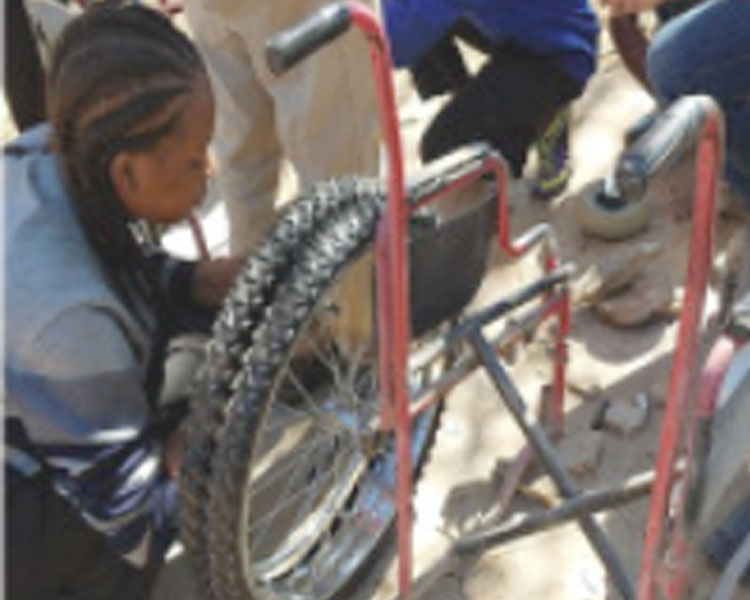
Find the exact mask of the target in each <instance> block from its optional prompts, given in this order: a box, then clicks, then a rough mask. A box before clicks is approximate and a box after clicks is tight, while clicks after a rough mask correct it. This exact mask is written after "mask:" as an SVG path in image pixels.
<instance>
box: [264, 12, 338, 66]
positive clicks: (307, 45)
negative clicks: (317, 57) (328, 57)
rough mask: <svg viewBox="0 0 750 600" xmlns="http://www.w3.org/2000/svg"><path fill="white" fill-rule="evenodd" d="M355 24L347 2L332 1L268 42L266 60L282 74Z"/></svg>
mask: <svg viewBox="0 0 750 600" xmlns="http://www.w3.org/2000/svg"><path fill="white" fill-rule="evenodd" d="M350 24H351V13H350V11H349V8H348V6H347V5H346V4H331V5H328V6H324V7H323V8H320V9H319V10H317V11H315V12H314V13H312V14H311V15H310V16H309V17H307V18H306V19H304V20H303V21H301V22H300V23H297V25H294V26H293V27H290V28H289V29H285V30H284V31H280V32H279V33H277V34H276V35H274V36H273V37H272V38H271V39H270V40H268V42H267V43H266V61H267V63H268V68H269V69H270V70H271V72H272V73H273V74H274V75H281V74H282V73H284V72H285V71H287V70H289V69H291V68H292V67H293V66H294V65H296V64H297V63H298V62H299V61H301V60H302V59H304V58H306V57H307V56H309V55H310V54H312V53H313V52H315V51H316V50H318V49H319V48H321V47H322V46H324V45H325V44H327V43H328V42H330V41H331V40H333V39H334V38H336V37H338V36H339V35H341V34H342V33H344V32H345V31H346V30H347V29H348V28H349V25H350Z"/></svg>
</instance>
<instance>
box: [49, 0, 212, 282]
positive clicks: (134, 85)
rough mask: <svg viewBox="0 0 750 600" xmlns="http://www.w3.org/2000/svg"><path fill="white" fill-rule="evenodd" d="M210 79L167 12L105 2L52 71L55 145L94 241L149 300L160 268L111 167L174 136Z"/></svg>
mask: <svg viewBox="0 0 750 600" xmlns="http://www.w3.org/2000/svg"><path fill="white" fill-rule="evenodd" d="M203 73H205V68H204V66H203V63H202V62H201V59H200V57H199V55H198V53H197V51H196V50H195V48H194V46H193V45H192V43H191V42H190V41H189V40H188V38H187V37H186V36H185V35H184V34H182V33H181V32H180V31H178V30H177V29H176V28H175V27H173V25H172V24H171V23H170V22H169V20H168V19H167V18H166V17H165V16H164V15H162V14H160V13H158V12H156V11H154V10H151V9H148V8H145V7H143V6H138V5H123V4H121V3H102V4H99V5H95V6H93V7H92V8H90V9H88V10H87V11H86V12H85V13H84V14H83V15H81V16H80V17H78V18H77V19H76V20H75V21H73V22H72V23H71V24H70V25H69V26H68V27H67V28H66V30H65V31H64V32H63V34H62V36H61V38H60V40H59V42H58V45H57V46H56V48H55V52H54V55H53V58H52V62H51V66H50V71H49V76H48V88H47V89H48V106H47V110H48V116H49V120H50V122H51V125H52V130H53V140H52V143H53V147H54V149H55V150H56V151H57V152H58V154H59V155H60V157H61V161H62V168H63V173H64V176H65V178H66V181H67V183H68V185H69V186H70V189H71V192H72V195H73V197H74V201H75V205H76V210H77V211H78V213H79V216H80V218H81V221H82V223H83V227H84V229H85V231H86V235H87V236H88V239H89V242H90V243H91V245H92V246H93V248H94V250H95V252H96V253H97V255H98V256H99V257H100V259H101V260H102V262H103V263H104V265H105V267H106V268H107V269H108V271H110V274H111V275H112V276H113V277H114V278H115V281H116V283H121V282H118V281H117V279H118V278H119V277H130V278H131V279H132V278H133V277H135V281H136V282H140V284H139V287H142V288H143V290H142V291H145V292H147V293H148V294H149V296H151V295H152V294H153V293H155V287H154V286H153V285H152V277H151V275H150V270H149V269H148V267H147V263H146V260H145V255H144V252H143V250H142V248H141V246H140V245H139V243H138V241H137V240H136V238H135V237H134V235H133V232H132V227H131V225H132V221H133V219H132V217H131V215H129V214H128V211H127V210H126V208H125V206H124V205H123V204H122V203H121V202H120V200H119V198H118V197H117V194H116V192H115V189H114V186H113V185H112V182H111V181H110V177H109V166H110V163H111V161H112V159H113V158H114V157H115V156H116V155H117V153H119V152H121V151H138V150H148V149H149V148H151V147H153V146H154V145H155V144H156V143H157V142H158V141H159V140H160V139H162V138H163V137H164V136H166V135H168V134H169V133H170V132H171V131H172V129H173V127H174V125H175V123H176V121H177V119H178V117H179V103H178V102H177V101H178V99H179V98H180V97H182V96H186V95H187V94H189V93H190V92H191V90H192V89H193V86H194V83H195V81H196V79H197V77H198V75H199V74H203ZM128 274H129V275H128Z"/></svg>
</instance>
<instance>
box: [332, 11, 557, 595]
mask: <svg viewBox="0 0 750 600" xmlns="http://www.w3.org/2000/svg"><path fill="white" fill-rule="evenodd" d="M347 6H348V8H349V11H350V15H351V20H352V23H353V24H354V25H355V26H356V27H357V28H358V29H360V31H362V32H363V33H364V35H365V36H366V38H367V40H368V42H369V47H370V60H371V63H372V69H373V73H374V76H375V77H374V79H375V88H376V92H377V99H378V112H379V119H380V126H381V131H382V134H383V138H384V142H385V146H386V154H387V161H388V202H387V207H386V211H385V214H384V216H383V217H382V219H381V221H380V223H379V226H378V231H377V236H376V246H375V256H376V273H377V281H378V285H377V308H378V336H379V338H378V339H379V348H378V353H379V373H378V377H379V384H380V390H381V394H382V398H381V424H380V425H381V428H382V429H390V428H394V429H395V435H396V456H397V464H398V467H397V469H398V473H397V477H396V507H397V522H396V523H397V533H398V555H399V569H398V584H399V594H400V596H402V597H404V596H406V595H408V594H409V592H410V589H411V584H412V539H411V535H412V520H413V515H412V510H413V508H412V504H411V498H412V465H411V455H410V449H411V422H412V419H413V417H414V416H415V414H417V413H418V412H419V410H422V409H424V406H416V407H411V406H410V397H409V392H408V389H407V381H406V376H407V361H408V349H409V340H410V323H411V319H410V314H409V307H410V303H409V284H408V281H409V279H408V273H409V271H408V269H409V265H408V258H409V257H408V252H407V223H408V218H409V215H410V214H411V210H412V208H411V207H410V206H409V205H408V203H407V200H406V191H405V185H404V165H403V152H402V146H401V137H400V132H399V129H398V113H397V108H396V101H395V95H394V92H393V82H392V79H391V71H392V62H391V57H390V48H389V45H388V40H387V39H386V37H385V35H384V33H383V30H382V27H381V25H380V22H379V21H378V19H377V17H376V16H375V15H374V14H373V13H372V12H371V11H370V10H369V9H367V8H364V7H363V6H361V5H359V4H357V3H355V2H349V3H347ZM487 172H491V173H493V174H494V176H495V178H496V180H497V202H498V211H497V214H498V242H499V244H500V248H501V249H502V250H503V251H504V252H506V253H507V254H509V255H510V256H511V257H519V256H522V255H523V254H525V253H526V252H528V251H529V250H530V249H531V248H532V247H533V246H534V245H535V243H536V242H537V241H539V239H540V237H541V236H539V235H537V236H531V237H527V238H525V239H524V240H522V241H512V240H511V239H510V232H509V225H508V207H507V202H506V195H505V187H506V186H505V181H506V180H505V167H504V163H503V161H502V158H501V157H500V156H499V155H497V154H494V153H489V154H488V155H487V157H486V158H485V160H484V161H483V163H482V164H481V165H480V166H479V167H478V168H477V169H476V170H475V171H473V172H472V173H469V174H468V175H466V176H464V177H460V178H459V179H458V180H456V181H454V182H451V184H449V185H447V186H445V188H443V189H441V190H440V192H439V193H436V194H433V195H432V196H430V197H429V198H425V199H424V200H423V201H422V202H421V203H420V205H422V204H425V203H427V202H431V201H433V200H435V199H436V198H437V197H439V196H443V195H445V194H447V193H449V192H451V191H453V190H455V189H457V188H459V187H463V186H465V185H467V184H469V183H471V182H473V181H475V180H476V179H478V178H479V177H480V176H481V175H482V174H483V173H487ZM537 233H539V232H537ZM546 233H547V230H544V233H543V234H542V235H545V234H546ZM546 250H547V255H546V260H545V263H546V264H545V267H546V270H547V271H548V272H550V271H552V270H553V269H554V268H555V267H556V266H557V264H558V260H557V258H556V257H555V256H554V255H553V254H552V248H550V247H547V248H546ZM569 310H570V303H569V298H568V294H567V290H565V291H563V292H562V293H561V295H560V301H559V302H558V303H555V310H553V311H551V312H550V313H549V314H557V315H558V319H559V327H558V333H557V339H556V346H555V348H556V350H555V370H554V380H553V384H552V385H553V405H554V408H553V413H554V414H555V415H556V417H555V421H556V424H555V427H556V428H557V427H560V428H561V417H562V412H563V410H562V401H563V391H564V385H565V375H564V372H565V357H566V349H565V339H566V336H567V332H568V329H569ZM549 314H547V315H546V316H549ZM557 415H559V417H560V418H559V419H558V417H557ZM557 421H559V423H558V422H557Z"/></svg>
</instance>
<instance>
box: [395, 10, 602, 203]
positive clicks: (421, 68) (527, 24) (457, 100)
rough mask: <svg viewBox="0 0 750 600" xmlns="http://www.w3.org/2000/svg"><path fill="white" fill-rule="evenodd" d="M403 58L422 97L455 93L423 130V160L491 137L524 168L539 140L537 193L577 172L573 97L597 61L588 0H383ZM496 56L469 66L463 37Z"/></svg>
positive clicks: (545, 194)
mask: <svg viewBox="0 0 750 600" xmlns="http://www.w3.org/2000/svg"><path fill="white" fill-rule="evenodd" d="M383 6H384V13H385V20H386V25H387V28H388V35H389V37H390V40H391V45H392V48H393V55H394V61H395V63H396V65H397V66H400V67H408V68H409V69H411V71H412V73H413V75H414V79H415V83H416V85H417V89H418V91H419V92H420V94H421V95H422V96H423V97H429V96H432V95H436V94H442V93H446V92H450V93H452V94H453V95H452V97H451V98H450V100H449V101H448V102H447V104H446V105H445V106H444V107H443V108H442V110H440V112H439V113H438V114H437V116H436V117H435V119H434V120H433V121H432V122H431V123H430V125H429V126H428V128H427V130H426V132H425V133H424V136H423V137H422V140H421V149H420V152H421V154H422V158H423V160H432V159H434V158H437V157H438V156H441V155H443V154H446V153H447V152H450V151H451V150H453V149H455V148H457V147H458V146H460V145H462V144H466V143H469V142H475V141H484V142H487V143H489V144H490V145H491V146H493V147H495V148H497V149H499V150H500V152H501V153H502V154H503V156H504V157H505V159H506V160H507V161H508V163H509V166H510V168H511V170H512V172H513V174H514V175H515V176H520V174H521V172H522V170H523V168H524V164H525V162H526V155H527V152H528V150H529V148H530V147H531V146H532V145H534V144H536V146H537V149H538V152H539V163H540V165H539V172H538V174H537V177H536V181H535V183H534V186H533V193H534V195H535V196H536V197H538V198H540V199H548V198H551V197H553V196H555V195H556V194H558V193H560V192H561V191H562V190H563V189H564V188H565V187H566V185H567V182H568V179H569V177H570V169H569V167H568V164H567V161H568V119H567V112H566V110H567V109H566V107H567V105H568V104H569V103H570V102H571V101H572V100H573V99H575V98H576V97H578V96H579V95H580V94H581V92H582V91H583V88H584V85H585V83H586V81H587V80H588V78H589V77H590V76H591V74H592V73H593V72H594V68H595V65H596V52H597V37H598V33H599V27H598V24H597V19H596V16H595V14H594V13H593V11H592V10H591V7H590V6H589V4H588V2H587V0H537V1H535V2H522V1H519V0H479V1H476V0H384V4H383ZM456 38H461V39H462V40H464V41H467V42H468V43H470V44H471V45H473V46H474V47H476V48H477V49H479V50H480V51H482V52H484V53H485V54H486V55H487V56H488V60H487V61H486V62H485V64H484V65H483V66H482V67H481V68H480V70H479V71H478V72H477V73H476V74H474V75H470V74H469V73H468V71H467V69H466V67H465V66H464V63H463V59H462V57H461V55H460V53H459V50H458V48H457V46H456V44H455V39H456Z"/></svg>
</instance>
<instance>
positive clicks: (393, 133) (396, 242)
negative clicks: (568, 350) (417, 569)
mask: <svg viewBox="0 0 750 600" xmlns="http://www.w3.org/2000/svg"><path fill="white" fill-rule="evenodd" d="M348 7H349V10H350V14H351V17H352V23H353V24H354V25H355V26H356V27H357V28H359V29H360V31H362V32H363V33H364V34H365V36H366V37H367V39H368V41H369V47H370V60H371V64H372V68H373V73H374V75H375V89H376V92H377V99H378V114H379V118H380V125H381V131H382V133H383V138H384V142H385V146H386V154H387V160H388V204H387V207H386V211H385V215H384V217H383V219H381V221H380V224H379V226H378V232H377V238H376V246H377V249H376V256H377V278H378V286H384V287H383V290H382V291H380V290H379V291H378V298H377V299H378V314H379V315H380V317H381V318H380V324H379V327H378V331H379V335H380V344H379V348H378V356H379V359H380V372H379V377H380V386H381V391H382V392H383V394H384V401H385V403H386V404H387V405H389V406H390V408H388V409H386V410H385V411H384V413H383V416H384V417H386V418H390V417H393V419H394V421H395V427H396V458H397V462H398V467H397V475H396V506H397V518H396V524H397V533H398V554H399V570H398V582H399V593H400V594H401V595H402V596H405V595H407V594H408V593H409V591H410V588H411V560H412V555H411V554H412V549H411V546H412V540H411V529H412V505H411V495H412V481H411V470H412V469H411V452H410V451H411V426H410V425H411V423H410V419H409V396H408V392H407V389H406V372H407V358H408V348H409V338H410V331H409V324H410V323H411V320H410V318H409V285H408V281H409V280H408V272H409V265H408V253H407V251H406V225H407V219H408V210H407V206H406V199H405V193H404V174H403V153H402V149H401V137H400V132H399V129H398V114H397V110H396V100H395V94H394V91H393V81H392V79H391V71H392V62H391V58H390V48H389V46H388V40H387V39H386V37H385V35H384V33H383V30H382V27H381V26H380V23H379V22H378V20H377V18H376V16H375V15H374V13H373V12H372V11H370V10H369V9H367V8H365V7H363V6H361V5H359V4H356V3H354V2H352V3H349V4H348ZM389 413H390V414H389Z"/></svg>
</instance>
